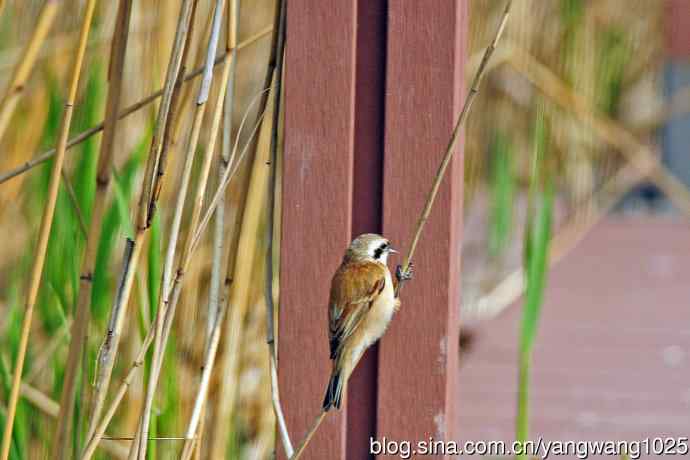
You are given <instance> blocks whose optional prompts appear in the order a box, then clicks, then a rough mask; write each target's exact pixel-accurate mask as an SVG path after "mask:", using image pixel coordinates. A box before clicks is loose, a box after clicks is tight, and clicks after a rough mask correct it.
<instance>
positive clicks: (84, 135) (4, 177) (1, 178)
mask: <svg viewBox="0 0 690 460" xmlns="http://www.w3.org/2000/svg"><path fill="white" fill-rule="evenodd" d="M272 30H273V27H272V26H270V27H266V28H264V29H263V30H261V31H259V32H257V33H256V34H254V35H252V36H251V37H249V38H247V39H246V40H244V41H242V43H240V44H239V45H237V48H236V49H234V50H231V51H239V50H241V49H243V48H246V47H247V46H249V45H252V44H254V43H256V42H257V41H258V40H259V39H261V38H263V37H265V36H266V35H268V34H269V33H271V31H272ZM228 54H229V53H224V54H222V55H220V56H218V58H217V59H216V60H215V62H214V65H219V64H221V63H222V62H224V61H225V59H226V58H227V56H228ZM203 70H204V68H203V67H199V68H197V69H195V70H194V71H193V72H190V73H189V74H187V75H185V78H184V82H188V81H190V80H192V79H194V78H196V77H198V76H199V75H201V73H202V72H203ZM162 95H163V89H160V90H158V91H156V92H155V93H153V94H151V95H149V96H146V97H145V98H143V99H141V100H140V101H138V102H135V103H134V104H131V105H129V106H127V107H126V108H124V109H123V110H122V112H120V114H119V115H118V117H117V118H118V120H121V119H123V118H125V117H127V116H129V115H131V114H133V113H134V112H136V111H138V110H139V109H141V108H143V107H146V106H147V105H149V104H150V103H152V102H153V101H155V100H156V99H158V98H159V97H161V96H162ZM101 131H103V123H102V122H101V123H99V124H97V125H96V126H94V127H93V128H89V129H86V130H84V131H82V132H81V133H79V134H77V135H76V136H74V137H73V138H72V139H70V140H69V141H68V142H67V149H71V148H72V147H74V146H76V145H79V144H81V143H82V142H84V141H85V140H87V139H89V138H90V137H92V136H94V135H96V134H98V133H100V132H101ZM54 155H55V149H50V150H48V151H46V152H44V153H41V154H40V155H37V156H36V158H33V159H31V160H29V161H27V162H25V163H24V164H23V165H21V166H17V167H16V168H14V169H12V170H10V171H7V172H5V173H2V174H0V185H1V184H2V183H4V182H6V181H8V180H10V179H12V178H13V177H16V176H18V175H20V174H22V173H25V172H27V171H28V170H30V169H32V168H34V167H36V166H38V165H40V164H41V163H44V162H46V161H48V160H49V159H50V158H52V157H53V156H54Z"/></svg>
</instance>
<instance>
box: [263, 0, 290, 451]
mask: <svg viewBox="0 0 690 460" xmlns="http://www.w3.org/2000/svg"><path fill="white" fill-rule="evenodd" d="M276 8H278V10H279V11H280V12H279V19H278V41H277V43H276V71H275V72H276V77H275V80H276V83H275V87H274V94H273V120H272V123H271V146H270V149H269V155H270V156H269V162H270V164H269V168H270V171H269V178H268V206H267V210H266V211H267V213H268V215H267V225H266V233H267V235H266V238H267V245H266V263H265V265H266V266H265V270H266V280H265V293H264V297H265V301H266V345H267V346H268V357H269V373H270V376H269V377H270V380H271V403H272V405H273V412H274V413H275V416H276V421H277V424H278V433H279V434H280V439H281V441H282V444H283V448H284V449H285V455H286V456H287V458H290V457H292V455H293V454H294V451H295V450H294V448H293V447H292V441H290V433H289V432H288V429H287V423H286V422H285V415H284V414H283V408H282V406H281V404H280V389H279V388H278V369H277V368H278V359H277V352H276V347H277V345H276V340H275V323H274V319H275V305H274V298H273V295H274V289H273V288H274V286H273V285H274V282H273V281H274V280H273V248H274V246H273V241H274V238H277V237H278V235H276V234H275V233H274V228H275V213H276V193H277V191H276V176H277V169H278V133H279V128H280V115H281V110H280V109H281V102H282V90H283V59H284V57H285V25H286V24H285V21H286V16H287V1H286V0H278V5H277V6H276Z"/></svg>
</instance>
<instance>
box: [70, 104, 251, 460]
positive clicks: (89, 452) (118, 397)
mask: <svg viewBox="0 0 690 460" xmlns="http://www.w3.org/2000/svg"><path fill="white" fill-rule="evenodd" d="M253 106H254V102H252V103H251V104H250V106H249V108H248V109H247V112H246V113H245V116H244V118H243V120H242V123H241V124H240V132H241V131H242V126H243V125H244V122H245V121H246V118H247V115H248V114H249V111H250V110H251V109H252V108H253ZM262 118H263V114H260V115H259V119H258V121H257V124H256V126H255V127H254V129H253V131H252V132H251V134H250V136H249V139H248V141H247V145H245V147H244V149H243V150H242V152H241V154H240V155H239V157H238V160H237V162H236V163H235V166H234V167H233V168H231V169H228V170H227V171H226V174H225V176H224V177H223V178H222V180H221V182H220V184H219V185H218V188H217V190H216V193H215V194H214V197H213V200H212V201H211V203H210V204H209V207H208V209H207V211H206V214H205V215H204V218H203V219H202V220H201V222H200V223H199V225H198V226H197V229H196V231H195V232H194V235H195V238H194V243H193V244H192V249H191V252H190V254H189V257H188V258H187V260H183V261H182V262H181V264H180V266H181V270H180V271H178V274H179V273H182V274H183V273H184V272H185V271H186V270H187V268H188V266H189V263H190V261H191V256H192V255H193V254H194V251H195V250H196V247H197V244H196V243H197V242H198V239H197V237H199V236H200V235H201V234H203V232H204V231H205V229H206V226H207V225H208V222H209V220H210V218H211V216H212V215H213V213H214V211H215V209H216V207H217V206H218V202H219V201H220V197H221V196H222V195H223V194H224V193H225V190H226V188H227V187H228V185H229V184H230V183H231V182H232V179H233V177H235V175H236V174H237V170H238V169H239V165H240V164H241V162H242V159H243V158H244V156H245V154H246V152H247V150H248V148H249V145H250V144H251V143H252V142H253V139H254V136H255V134H256V131H257V129H258V127H259V126H260V123H261V120H262ZM238 142H239V134H238V136H237V142H236V143H235V150H236V149H237V143H238ZM181 281H182V278H181V277H179V276H176V277H175V279H174V281H173V286H174V287H173V289H172V300H171V303H176V302H177V300H178V296H179V293H180V287H181ZM154 334H155V329H154V328H151V329H149V331H148V333H147V335H146V337H145V338H144V342H143V343H142V345H141V347H140V349H139V352H138V354H137V357H136V359H135V361H134V363H133V364H132V366H131V367H130V369H129V371H128V373H127V376H126V377H125V379H124V380H123V382H122V383H121V385H120V387H119V388H118V390H117V392H116V394H115V397H114V399H113V401H112V402H111V404H110V406H109V407H108V410H107V411H106V412H105V415H104V416H103V418H102V419H101V421H100V422H98V423H97V425H96V428H95V430H94V432H93V435H91V436H89V437H88V439H89V441H88V443H87V445H86V448H85V449H84V453H83V454H82V457H81V458H82V460H89V459H90V458H91V457H92V456H93V454H94V452H95V450H96V448H97V447H98V443H99V442H100V440H101V439H102V438H103V434H104V433H105V430H106V428H107V426H108V424H109V423H110V421H111V420H112V418H113V416H114V415H115V412H116V411H117V408H118V407H119V405H120V403H121V402H122V399H123V398H124V395H125V394H126V393H127V390H128V389H129V387H130V386H131V384H132V381H133V379H134V377H135V375H136V371H137V369H138V368H139V367H141V366H142V364H143V360H144V357H145V356H146V352H147V351H148V348H149V346H150V345H151V343H152V342H153V337H154Z"/></svg>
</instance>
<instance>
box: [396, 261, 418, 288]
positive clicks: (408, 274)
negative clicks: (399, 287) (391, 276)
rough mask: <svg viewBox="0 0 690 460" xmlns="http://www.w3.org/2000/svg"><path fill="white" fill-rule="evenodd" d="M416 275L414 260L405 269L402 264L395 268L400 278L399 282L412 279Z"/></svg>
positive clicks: (397, 276)
mask: <svg viewBox="0 0 690 460" xmlns="http://www.w3.org/2000/svg"><path fill="white" fill-rule="evenodd" d="M413 275H414V266H413V265H412V262H410V263H409V264H408V265H407V269H406V270H403V267H402V265H398V267H397V268H396V269H395V276H396V278H398V282H400V283H402V282H404V281H410V280H411V279H412V276H413Z"/></svg>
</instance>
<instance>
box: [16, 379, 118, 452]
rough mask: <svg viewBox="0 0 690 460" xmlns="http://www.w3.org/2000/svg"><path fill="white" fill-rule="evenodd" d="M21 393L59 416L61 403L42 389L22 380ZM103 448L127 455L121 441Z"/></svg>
mask: <svg viewBox="0 0 690 460" xmlns="http://www.w3.org/2000/svg"><path fill="white" fill-rule="evenodd" d="M20 393H21V395H22V396H23V397H24V398H26V400H27V401H28V402H30V403H31V404H32V405H33V406H35V407H36V408H37V409H39V410H40V411H41V412H43V413H44V414H46V415H48V416H49V417H52V418H57V417H58V412H59V411H60V405H59V404H58V403H57V402H55V401H53V400H52V399H51V398H50V397H48V396H47V395H46V394H45V393H43V392H42V391H41V390H39V389H37V388H35V387H33V386H31V385H30V384H28V383H25V382H22V385H21V389H20ZM103 449H104V450H105V451H106V452H108V453H109V454H110V455H112V456H113V457H115V458H119V459H124V458H126V457H127V448H126V447H125V446H124V445H123V444H121V443H119V442H115V441H109V442H108V443H104V444H103Z"/></svg>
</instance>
